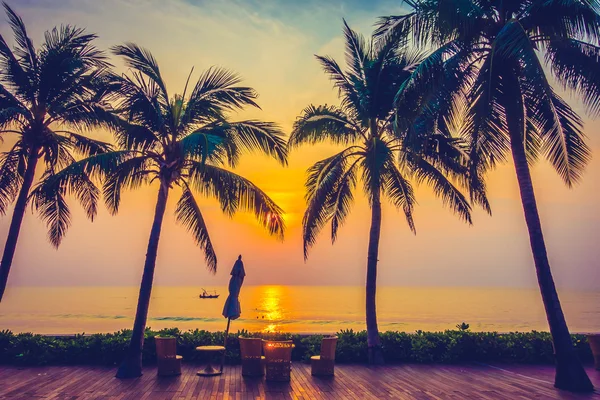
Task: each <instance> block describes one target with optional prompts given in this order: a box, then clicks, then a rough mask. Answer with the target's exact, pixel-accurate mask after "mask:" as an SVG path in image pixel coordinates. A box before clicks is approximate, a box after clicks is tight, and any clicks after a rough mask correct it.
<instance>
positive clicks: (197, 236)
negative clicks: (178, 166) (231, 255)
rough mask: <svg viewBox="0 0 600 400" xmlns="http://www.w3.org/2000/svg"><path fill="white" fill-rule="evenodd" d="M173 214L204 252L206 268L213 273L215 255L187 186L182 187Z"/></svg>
mask: <svg viewBox="0 0 600 400" xmlns="http://www.w3.org/2000/svg"><path fill="white" fill-rule="evenodd" d="M175 216H176V218H177V221H178V222H180V223H181V224H182V225H183V226H184V227H185V228H186V229H187V230H188V231H189V232H190V233H191V234H192V235H194V240H195V241H196V244H197V245H198V246H199V247H200V249H201V250H202V251H203V252H204V259H205V260H206V265H207V267H208V269H209V270H210V271H211V272H213V273H215V272H216V270H217V255H216V254H215V250H214V248H213V245H212V242H211V240H210V236H209V235H208V228H207V227H206V223H205V222H204V217H203V216H202V212H201V211H200V207H198V203H197V202H196V199H194V195H193V194H192V192H191V191H190V189H189V188H187V187H184V190H183V194H182V195H181V198H180V199H179V201H178V202H177V208H176V209H175Z"/></svg>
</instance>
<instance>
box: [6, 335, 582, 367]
mask: <svg viewBox="0 0 600 400" xmlns="http://www.w3.org/2000/svg"><path fill="white" fill-rule="evenodd" d="M156 336H173V337H176V338H177V352H178V354H180V355H182V356H183V359H184V360H185V361H186V362H194V361H198V357H199V356H200V354H199V353H198V352H197V351H196V350H195V349H196V347H197V346H203V345H222V344H223V343H224V340H225V337H224V333H223V332H208V331H204V330H193V331H187V332H181V331H180V330H179V329H177V328H174V329H163V330H160V331H153V330H151V329H147V330H146V339H145V340H144V349H143V360H144V363H145V364H151V363H154V362H155V361H156V347H155V340H154V338H155V337H156ZM239 336H253V337H260V338H263V339H268V340H293V341H294V344H295V348H294V350H293V351H292V359H293V360H294V361H308V360H309V359H310V357H311V356H313V355H315V354H318V353H319V351H320V346H321V339H322V337H323V336H322V335H294V334H289V333H255V334H250V333H249V332H248V331H239V332H237V333H231V334H230V335H229V337H228V339H227V351H226V354H225V359H226V362H227V363H238V362H239V361H240V347H239V342H238V340H237V339H238V337H239ZM337 336H338V342H337V347H336V360H337V362H339V363H350V362H352V363H363V362H366V361H367V333H366V331H359V332H355V331H353V330H342V331H340V332H339V333H338V334H337ZM130 337H131V331H130V330H123V331H119V332H115V333H107V334H94V335H75V336H43V335H34V334H32V333H19V334H13V333H12V332H10V331H0V363H1V364H14V365H49V364H54V365H69V364H100V365H117V364H118V363H119V362H120V361H121V359H122V357H123V355H124V354H125V351H126V349H127V346H128V344H129V339H130ZM572 338H573V344H574V346H575V349H576V351H577V352H578V354H579V357H580V359H581V360H582V361H583V362H591V361H592V359H593V358H592V354H591V350H590V346H589V344H588V342H587V340H586V338H585V336H584V335H572ZM381 344H382V346H383V350H384V356H385V360H386V362H388V363H403V362H414V363H458V362H471V361H479V362H512V363H552V362H553V359H554V356H553V348H552V340H551V336H550V334H549V333H548V332H535V331H533V332H527V333H521V332H515V333H502V334H501V333H496V332H470V331H468V326H467V327H466V328H465V327H464V326H459V329H458V330H448V331H444V332H422V331H417V332H416V333H404V332H383V333H381Z"/></svg>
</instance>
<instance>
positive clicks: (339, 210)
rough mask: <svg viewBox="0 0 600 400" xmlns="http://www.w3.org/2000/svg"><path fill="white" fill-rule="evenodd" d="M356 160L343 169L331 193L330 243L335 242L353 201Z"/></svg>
mask: <svg viewBox="0 0 600 400" xmlns="http://www.w3.org/2000/svg"><path fill="white" fill-rule="evenodd" d="M358 162H359V160H355V161H354V162H353V163H352V164H351V165H350V166H349V167H348V168H347V169H346V170H345V171H344V174H343V175H342V177H341V178H340V179H339V181H338V182H337V185H336V186H337V187H336V188H335V190H334V192H333V194H332V195H333V196H332V200H333V203H332V216H331V243H335V240H336V239H337V232H338V229H339V228H340V227H341V226H342V225H343V224H344V222H345V220H346V217H347V216H348V213H349V212H350V207H351V206H352V202H353V201H354V194H353V191H354V190H355V189H356V169H357V165H358Z"/></svg>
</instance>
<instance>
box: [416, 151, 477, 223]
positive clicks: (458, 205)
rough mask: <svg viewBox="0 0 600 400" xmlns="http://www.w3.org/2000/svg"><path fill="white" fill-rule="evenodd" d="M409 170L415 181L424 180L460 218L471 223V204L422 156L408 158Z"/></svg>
mask: <svg viewBox="0 0 600 400" xmlns="http://www.w3.org/2000/svg"><path fill="white" fill-rule="evenodd" d="M409 162H410V163H411V164H412V165H411V171H413V173H414V176H415V178H416V180H417V183H421V182H426V183H427V185H428V186H431V187H432V188H433V191H434V193H435V194H436V195H437V196H438V197H440V198H441V199H442V202H443V203H444V205H446V206H448V207H449V208H450V210H452V211H453V212H454V213H455V214H457V215H458V216H459V217H460V218H461V219H462V220H464V221H466V222H468V223H469V224H472V223H473V221H472V219H471V205H470V204H469V201H468V200H467V199H466V198H465V196H464V195H463V194H462V193H461V191H460V190H459V189H458V188H456V186H454V185H453V184H452V182H451V181H450V180H449V179H448V178H447V177H446V176H445V175H444V174H443V173H442V172H441V171H439V170H438V169H437V168H435V167H434V166H433V165H431V164H430V163H429V162H427V161H426V160H425V159H423V158H409Z"/></svg>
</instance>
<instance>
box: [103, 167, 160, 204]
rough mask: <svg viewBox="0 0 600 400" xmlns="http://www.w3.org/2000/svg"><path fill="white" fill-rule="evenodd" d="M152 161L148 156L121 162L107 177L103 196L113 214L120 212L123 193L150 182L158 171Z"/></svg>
mask: <svg viewBox="0 0 600 400" xmlns="http://www.w3.org/2000/svg"><path fill="white" fill-rule="evenodd" d="M152 165H153V164H152V161H151V159H150V158H149V157H147V156H138V157H132V158H129V159H127V160H124V161H121V162H119V164H118V165H116V166H115V167H114V168H113V169H112V170H111V171H110V173H108V174H107V175H106V178H105V180H104V185H103V190H102V192H103V196H104V202H105V203H106V207H107V208H108V211H109V212H110V213H111V214H113V215H114V214H116V213H117V212H118V211H119V204H120V203H121V191H122V190H123V189H124V188H125V189H137V188H139V187H140V186H141V185H142V184H144V183H148V182H149V181H150V176H151V175H153V174H156V173H157V172H158V171H156V170H152Z"/></svg>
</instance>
